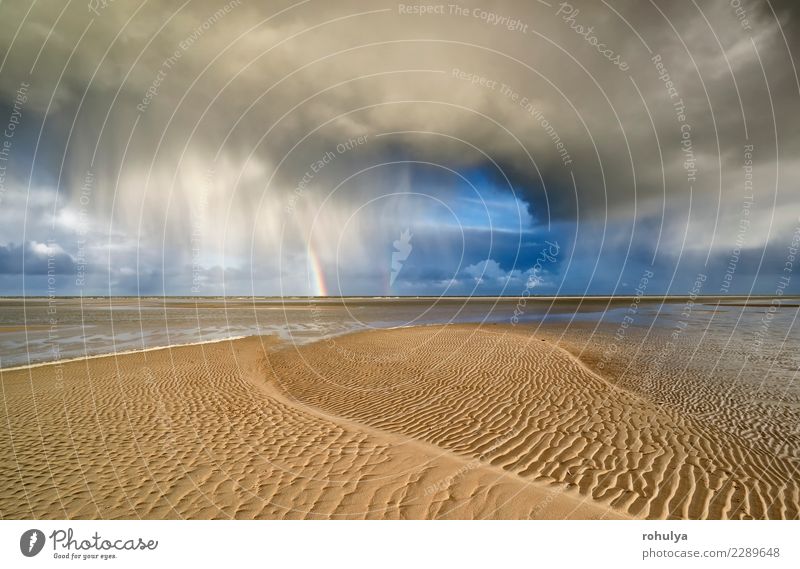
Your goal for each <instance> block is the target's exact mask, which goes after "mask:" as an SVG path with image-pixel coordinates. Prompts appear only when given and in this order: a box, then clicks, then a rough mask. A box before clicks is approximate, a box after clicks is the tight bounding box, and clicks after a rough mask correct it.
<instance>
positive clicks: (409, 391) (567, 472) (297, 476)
mask: <svg viewBox="0 0 800 569" xmlns="http://www.w3.org/2000/svg"><path fill="white" fill-rule="evenodd" d="M2 400H3V403H4V404H3V405H2V406H0V424H2V425H3V427H0V464H2V465H3V467H2V470H0V489H1V490H0V515H2V517H3V518H64V517H66V518H245V519H250V518H546V519H562V518H580V519H585V518H600V517H607V518H624V517H649V518H670V517H676V518H727V517H732V518H746V517H755V518H764V517H770V518H797V517H798V511H799V510H798V504H800V498H799V497H798V481H797V476H796V471H797V464H796V462H795V461H793V460H792V459H790V458H788V457H776V456H773V455H770V454H768V453H766V452H764V451H754V450H753V448H751V447H750V446H748V445H747V444H746V441H745V440H743V439H741V438H740V437H737V436H735V435H733V434H731V433H729V432H726V431H723V430H720V429H716V428H714V427H713V426H708V425H705V424H702V425H701V424H697V423H696V422H695V421H694V420H693V419H691V418H689V417H683V416H681V415H680V413H678V412H676V411H674V410H672V409H665V408H664V407H663V406H659V405H656V404H654V403H653V402H651V401H648V400H647V399H646V398H643V397H642V396H640V395H638V394H636V393H634V392H632V391H629V390H626V389H623V388H620V387H617V386H614V385H612V384H611V383H609V382H608V381H607V380H606V379H605V378H603V377H602V376H600V375H598V374H597V373H595V372H594V371H592V370H591V369H590V368H589V367H588V366H587V365H586V364H585V363H583V362H582V361H581V360H579V359H578V358H576V357H575V356H573V355H572V354H570V353H569V352H568V351H566V350H564V349H562V348H560V347H558V346H557V345H556V344H554V343H551V342H550V341H545V340H544V339H543V338H541V337H535V338H532V337H531V334H530V332H523V331H520V330H518V329H515V328H512V327H504V326H489V327H483V328H480V327H478V326H472V325H458V326H430V327H419V328H406V329H397V330H384V331H369V332H361V333H356V334H351V335H348V336H343V337H340V338H336V339H335V340H330V341H322V342H318V343H315V344H310V345H307V346H302V347H295V346H291V345H288V346H286V345H282V344H279V343H278V342H277V340H274V339H272V338H269V337H260V338H247V339H241V340H235V341H231V342H220V343H216V344H205V345H196V346H186V347H179V348H172V349H164V350H156V351H149V352H142V353H137V354H127V355H123V356H117V357H114V356H109V357H103V358H95V359H87V360H84V361H75V362H70V363H65V364H59V365H50V366H40V367H36V368H30V369H23V370H16V371H12V372H3V373H2Z"/></svg>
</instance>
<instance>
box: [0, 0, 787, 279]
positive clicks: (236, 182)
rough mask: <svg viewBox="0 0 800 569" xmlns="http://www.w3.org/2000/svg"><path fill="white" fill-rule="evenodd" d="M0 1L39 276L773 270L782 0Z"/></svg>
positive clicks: (15, 142)
mask: <svg viewBox="0 0 800 569" xmlns="http://www.w3.org/2000/svg"><path fill="white" fill-rule="evenodd" d="M0 15H2V18H1V19H0V21H2V24H0V57H1V58H2V59H0V127H3V128H5V131H4V133H3V135H2V138H3V140H2V142H6V143H7V144H6V146H5V147H4V150H3V151H4V153H5V154H4V156H5V159H4V160H2V161H0V166H2V167H3V170H2V178H0V180H2V185H0V220H1V221H2V225H1V226H0V246H2V247H3V249H2V250H0V251H5V253H4V255H5V257H4V258H6V259H12V252H13V251H17V250H19V247H20V246H19V245H13V243H28V244H30V243H44V242H53V243H56V244H57V246H58V247H59V249H60V251H63V254H64V255H66V256H67V257H68V258H69V259H71V260H73V264H72V265H70V266H69V267H68V268H67V269H66V270H68V271H72V272H76V271H78V269H79V268H80V269H81V270H82V271H85V273H86V278H85V279H84V280H81V279H73V278H70V279H65V280H64V281H63V283H64V284H63V287H64V289H63V290H62V292H63V293H64V294H71V293H74V292H75V291H76V290H84V291H86V292H87V293H96V292H102V293H112V294H115V293H116V294H130V293H147V294H157V293H164V294H191V293H201V294H220V293H222V292H223V291H224V292H225V293H230V294H251V293H254V294H322V293H328V294H389V293H403V294H440V293H443V292H445V291H446V292H447V293H454V294H463V293H468V292H473V291H476V292H478V293H481V294H483V293H485V294H495V293H504V294H519V293H520V292H521V290H522V288H523V287H525V286H526V282H527V281H526V275H529V274H530V271H531V270H532V267H533V266H534V263H535V262H536V258H537V255H539V252H540V251H541V249H542V247H545V242H551V243H552V242H557V243H559V245H560V253H559V258H558V259H553V260H552V262H549V263H548V264H547V266H546V267H545V268H544V277H543V278H541V279H539V280H538V281H537V285H536V286H537V287H538V289H539V290H538V291H537V292H539V291H541V292H542V293H554V292H557V291H558V292H569V293H571V294H578V293H592V294H596V293H612V292H623V293H624V292H631V290H632V286H633V285H635V283H636V282H637V281H638V279H639V277H640V275H641V274H642V273H643V272H644V271H653V272H654V274H655V275H656V276H655V278H654V279H653V280H652V282H653V284H652V285H651V290H648V291H647V292H648V293H662V292H670V293H673V294H685V293H686V292H687V291H688V290H689V288H690V287H691V283H693V282H694V281H695V278H696V275H697V274H698V273H700V272H703V273H707V274H709V275H710V277H709V279H708V281H707V282H709V283H713V285H712V284H709V285H708V287H709V290H706V291H704V292H707V293H718V292H720V291H723V292H729V293H748V292H754V293H765V294H773V293H775V288H776V282H777V279H778V278H780V277H781V275H782V274H784V272H785V267H786V262H787V258H788V256H789V255H790V254H791V249H792V243H793V239H794V235H795V234H796V232H797V228H798V227H799V226H800V192H798V191H797V180H798V176H799V175H800V137H798V135H797V133H798V132H800V124H798V122H800V119H798V116H799V114H798V113H797V109H798V108H799V105H800V82H799V81H798V75H797V70H796V62H795V57H796V54H797V53H798V48H800V46H798V41H797V32H798V16H797V10H796V9H795V8H793V6H792V3H791V2H785V3H784V2H768V1H766V0H765V1H752V2H748V1H744V0H743V1H741V2H739V1H738V0H737V1H733V2H728V1H727V0H726V1H724V2H715V3H700V2H693V1H688V2H666V1H659V2H656V1H650V2H638V1H637V2H633V1H619V0H614V1H612V0H609V1H607V2H579V1H575V2H570V3H556V2H525V3H522V2H501V1H497V2H485V1H484V2H464V3H459V4H418V3H414V4H411V3H409V4H406V3H398V2H384V1H378V2H335V3H333V2H317V1H313V0H307V1H300V2H270V3H256V2H252V1H248V0H230V1H227V2H226V1H224V0H216V1H208V0H197V1H194V0H190V1H188V2H185V3H183V4H175V5H169V6H167V5H165V4H163V3H161V4H157V3H141V2H129V1H126V0H114V1H108V2H89V5H88V6H87V5H86V4H80V3H79V4H74V3H68V4H64V5H63V6H59V7H58V8H57V9H54V7H53V5H51V4H33V5H29V4H27V3H19V2H15V3H9V2H5V3H3V4H2V6H0ZM9 129H10V130H9ZM8 134H10V136H8ZM0 143H1V142H0ZM0 148H2V147H0ZM0 158H2V157H1V156H0ZM407 229H408V230H409V231H410V233H412V234H413V238H412V241H411V245H412V251H411V253H410V255H409V256H408V259H407V260H406V261H405V262H404V265H403V272H402V273H401V274H400V275H399V277H398V278H397V279H396V280H394V284H393V285H391V286H390V282H389V281H390V279H389V275H390V271H391V255H392V251H393V250H394V249H393V242H394V241H395V240H397V239H398V236H399V235H401V234H402V232H403V231H405V230H407ZM14 255H17V253H14ZM13 258H14V259H16V257H13ZM21 266H22V265H20V264H19V263H16V261H13V262H12V261H10V260H9V261H8V262H3V263H2V266H0V271H2V274H3V277H2V278H1V279H0V285H1V286H4V287H5V288H6V290H5V292H6V293H15V294H16V293H20V292H30V293H37V292H41V291H37V290H34V289H28V290H26V291H23V290H22V284H21V283H22V281H21V279H20V278H19V277H20V276H21V275H19V273H20V272H21V270H22V269H21V268H20V269H19V270H18V271H17V272H14V271H15V270H16V269H13V267H21ZM37 266H38V265H37ZM34 268H35V267H34V266H33V265H32V266H31V269H30V270H31V271H33V270H34ZM25 270H26V271H27V270H28V268H26V269H25ZM37 270H38V269H37ZM790 272H791V271H790ZM726 275H728V276H726ZM725 279H728V280H729V281H730V283H731V284H730V285H729V286H727V287H723V286H722V285H721V284H720V283H723V282H725ZM35 282H36V281H31V283H35ZM798 282H800V278H795V279H794V281H793V282H792V283H791V284H790V286H789V288H790V290H794V291H798V290H800V287H798V284H797V283H798ZM30 286H35V285H33V284H31V285H30ZM712 286H713V289H712V288H711V287H712ZM143 287H144V288H143Z"/></svg>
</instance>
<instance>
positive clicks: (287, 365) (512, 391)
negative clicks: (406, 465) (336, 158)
mask: <svg viewBox="0 0 800 569" xmlns="http://www.w3.org/2000/svg"><path fill="white" fill-rule="evenodd" d="M272 361H273V364H274V366H275V369H276V374H277V376H278V377H280V378H281V381H282V386H283V388H284V389H285V390H286V392H287V393H289V394H291V395H293V396H294V397H296V398H297V399H298V400H299V401H302V402H303V403H305V404H308V405H312V406H314V407H317V408H320V409H325V410H326V411H328V412H330V413H332V414H335V415H338V416H344V417H347V418H349V419H352V420H353V421H356V422H358V423H360V424H366V425H370V426H372V427H374V428H376V429H379V430H381V431H386V432H392V433H401V434H404V435H406V436H409V437H411V438H414V439H417V440H423V441H426V442H428V443H430V444H432V445H435V446H437V447H439V448H445V449H449V450H451V451H453V452H454V453H457V454H459V455H463V456H471V457H475V458H479V459H481V460H483V461H487V462H489V463H490V464H492V465H495V466H498V467H501V468H503V469H504V470H507V471H509V472H513V473H514V474H516V475H517V476H519V477H520V478H524V479H533V480H537V481H542V482H549V483H556V484H559V485H565V486H567V487H570V488H576V489H578V490H579V492H580V493H581V494H582V495H585V496H590V497H591V498H592V499H593V501H595V502H597V503H601V504H608V505H610V506H612V507H614V508H616V509H619V510H621V511H624V512H627V513H629V514H630V515H632V516H641V517H647V518H693V519H694V518H797V517H798V512H799V511H800V510H799V509H798V506H799V505H800V481H798V477H797V473H798V466H800V462H798V461H797V460H796V459H794V458H792V457H791V456H788V455H787V454H785V453H784V455H777V456H776V455H774V454H772V453H771V452H768V451H766V450H764V448H763V447H761V446H756V445H753V444H751V442H750V441H749V440H748V437H746V436H745V435H744V434H741V435H737V434H735V431H736V428H735V426H734V427H732V428H730V429H727V430H723V429H720V428H719V427H718V426H716V425H715V423H714V422H702V421H700V420H699V419H698V417H697V416H694V415H682V414H681V413H680V412H678V411H677V410H676V409H675V408H674V407H666V406H663V405H660V404H657V403H654V402H653V401H651V400H650V399H648V398H646V397H643V396H642V395H641V394H637V393H636V392H634V391H631V390H628V389H623V388H620V387H618V386H615V385H613V384H612V383H609V382H608V381H607V380H606V379H605V378H603V377H601V376H600V375H598V374H596V373H595V372H594V371H592V370H591V369H590V368H589V367H587V366H586V365H585V364H584V363H582V362H581V361H580V360H578V359H577V358H576V357H574V356H573V355H571V354H570V353H569V352H567V351H565V350H563V349H561V348H559V347H557V346H556V345H555V344H553V343H551V342H546V341H544V339H543V338H541V337H539V338H535V337H534V338H532V337H531V334H530V332H529V331H522V330H519V329H517V328H512V327H502V326H488V327H484V328H483V329H477V328H476V327H474V326H449V327H441V326H432V327H424V328H414V329H402V330H393V331H375V332H369V333H359V334H353V335H349V336H346V337H343V338H339V339H336V340H335V341H332V342H327V343H318V344H314V345H310V346H306V347H302V348H299V349H297V350H290V351H285V352H283V353H279V354H277V355H276V356H274V357H273V358H272ZM634 375H635V373H634ZM671 393H673V395H674V391H671ZM695 397H696V394H694V393H690V392H687V393H686V398H687V399H688V400H694V399H695ZM710 401H712V402H715V403H716V404H717V405H724V403H725V402H724V398H721V397H720V396H719V395H718V396H717V397H716V398H715V399H711V400H710ZM723 416H724V415H723ZM762 436H764V437H768V436H769V433H764V434H763V435H762Z"/></svg>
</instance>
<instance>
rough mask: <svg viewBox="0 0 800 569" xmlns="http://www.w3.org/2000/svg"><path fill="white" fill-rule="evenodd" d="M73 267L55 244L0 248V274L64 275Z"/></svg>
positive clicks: (70, 259) (14, 245)
mask: <svg viewBox="0 0 800 569" xmlns="http://www.w3.org/2000/svg"><path fill="white" fill-rule="evenodd" d="M74 267H75V264H74V261H73V259H72V257H70V256H69V255H68V254H67V253H65V252H64V250H63V249H61V247H60V246H59V245H57V244H50V243H48V244H45V243H36V242H32V243H25V244H24V245H17V244H14V243H10V244H8V245H4V246H0V274H10V275H19V274H22V273H23V272H24V273H25V274H28V275H46V274H52V275H65V274H69V273H72V272H73V271H74ZM23 269H24V270H23Z"/></svg>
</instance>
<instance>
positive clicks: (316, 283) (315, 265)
mask: <svg viewBox="0 0 800 569" xmlns="http://www.w3.org/2000/svg"><path fill="white" fill-rule="evenodd" d="M306 250H307V258H308V263H307V264H308V267H307V270H306V275H307V276H308V290H309V294H311V296H328V287H327V286H326V285H325V273H324V271H323V270H322V263H320V261H319V255H317V253H316V252H315V251H314V247H313V246H312V245H311V240H310V239H309V243H308V247H307V248H306Z"/></svg>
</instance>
